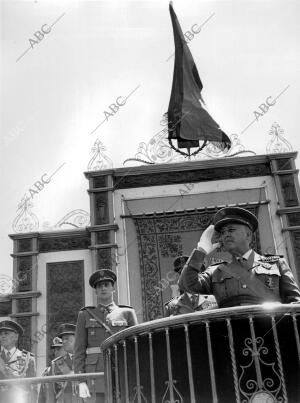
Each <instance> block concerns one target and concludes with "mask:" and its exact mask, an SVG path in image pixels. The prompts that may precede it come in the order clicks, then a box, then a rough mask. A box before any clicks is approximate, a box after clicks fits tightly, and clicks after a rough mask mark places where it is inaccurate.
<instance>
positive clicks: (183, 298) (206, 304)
mask: <svg viewBox="0 0 300 403" xmlns="http://www.w3.org/2000/svg"><path fill="white" fill-rule="evenodd" d="M193 296H195V301H194V302H193V301H192V300H191V298H190V297H189V295H188V293H186V292H184V293H183V294H181V295H180V296H179V297H176V298H172V299H171V300H170V301H169V302H167V303H166V304H165V316H171V315H182V314H185V313H192V312H197V311H203V310H207V309H213V308H217V304H216V300H215V298H214V296H213V295H198V294H193Z"/></svg>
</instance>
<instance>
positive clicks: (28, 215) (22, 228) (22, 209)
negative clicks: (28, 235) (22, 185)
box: [12, 195, 39, 233]
mask: <svg viewBox="0 0 300 403" xmlns="http://www.w3.org/2000/svg"><path fill="white" fill-rule="evenodd" d="M32 208H33V203H32V201H31V199H29V198H28V197H27V196H26V195H24V197H23V198H22V200H21V202H20V203H19V205H18V210H17V216H16V218H15V219H14V221H13V223H12V227H13V230H14V232H16V233H17V232H32V231H36V230H37V229H38V228H39V220H38V218H37V216H36V215H35V214H34V213H33V212H32V211H31V209H32Z"/></svg>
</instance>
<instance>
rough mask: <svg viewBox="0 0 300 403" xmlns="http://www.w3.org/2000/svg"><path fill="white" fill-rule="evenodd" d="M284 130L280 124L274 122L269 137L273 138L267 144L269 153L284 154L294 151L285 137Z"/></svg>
mask: <svg viewBox="0 0 300 403" xmlns="http://www.w3.org/2000/svg"><path fill="white" fill-rule="evenodd" d="M283 133H284V130H283V129H282V128H281V127H280V126H279V124H278V123H276V122H274V123H273V124H272V126H271V129H270V131H269V135H270V136H272V137H271V140H270V141H269V143H268V144H267V148H266V150H267V153H268V154H275V153H284V152H289V151H292V150H293V147H292V146H291V144H290V143H289V142H288V141H287V140H286V139H285V138H284V137H283Z"/></svg>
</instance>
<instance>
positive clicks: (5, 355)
mask: <svg viewBox="0 0 300 403" xmlns="http://www.w3.org/2000/svg"><path fill="white" fill-rule="evenodd" d="M23 333H24V329H23V328H22V326H21V325H19V323H17V322H14V321H12V320H4V321H1V322H0V345H1V353H0V379H14V378H15V379H18V378H31V377H34V376H36V366H35V360H34V356H33V354H32V353H30V352H29V351H26V350H19V349H18V348H17V345H18V340H19V337H21V336H22V335H23ZM0 397H1V398H0V401H1V402H3V403H4V402H5V403H11V402H13V403H16V402H19V401H20V402H22V403H27V402H30V401H31V396H30V389H29V388H26V387H22V386H17V385H16V386H15V385H14V386H3V387H1V389H0ZM35 398H36V396H35Z"/></svg>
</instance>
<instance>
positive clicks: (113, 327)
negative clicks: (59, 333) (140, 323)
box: [74, 302, 137, 392]
mask: <svg viewBox="0 0 300 403" xmlns="http://www.w3.org/2000/svg"><path fill="white" fill-rule="evenodd" d="M87 309H89V310H91V311H92V312H93V313H94V314H95V315H96V316H97V317H98V318H99V319H101V321H102V322H103V323H104V324H105V325H106V326H107V327H108V328H109V329H110V331H109V330H108V329H107V328H106V327H105V326H104V325H103V324H101V323H100V321H97V320H96V319H95V318H94V316H92V315H90V313H89V312H88V310H87ZM134 325H137V318H136V314H135V311H134V309H133V308H131V307H129V306H125V305H119V306H118V305H116V304H115V303H114V302H112V303H111V304H110V305H108V306H104V305H101V304H99V305H98V306H97V307H95V306H90V307H84V308H82V309H81V310H80V311H79V314H78V319H77V325H76V336H75V349H74V352H75V355H74V370H75V373H87V372H102V371H103V370H104V362H103V355H102V352H101V351H100V346H101V344H102V342H103V341H104V340H105V339H107V338H108V337H109V336H111V334H114V333H117V332H119V331H120V330H123V329H126V328H127V327H129V326H134ZM97 348H98V349H97ZM95 383H96V392H100V391H101V392H102V391H103V382H101V380H100V379H99V380H96V382H95Z"/></svg>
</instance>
